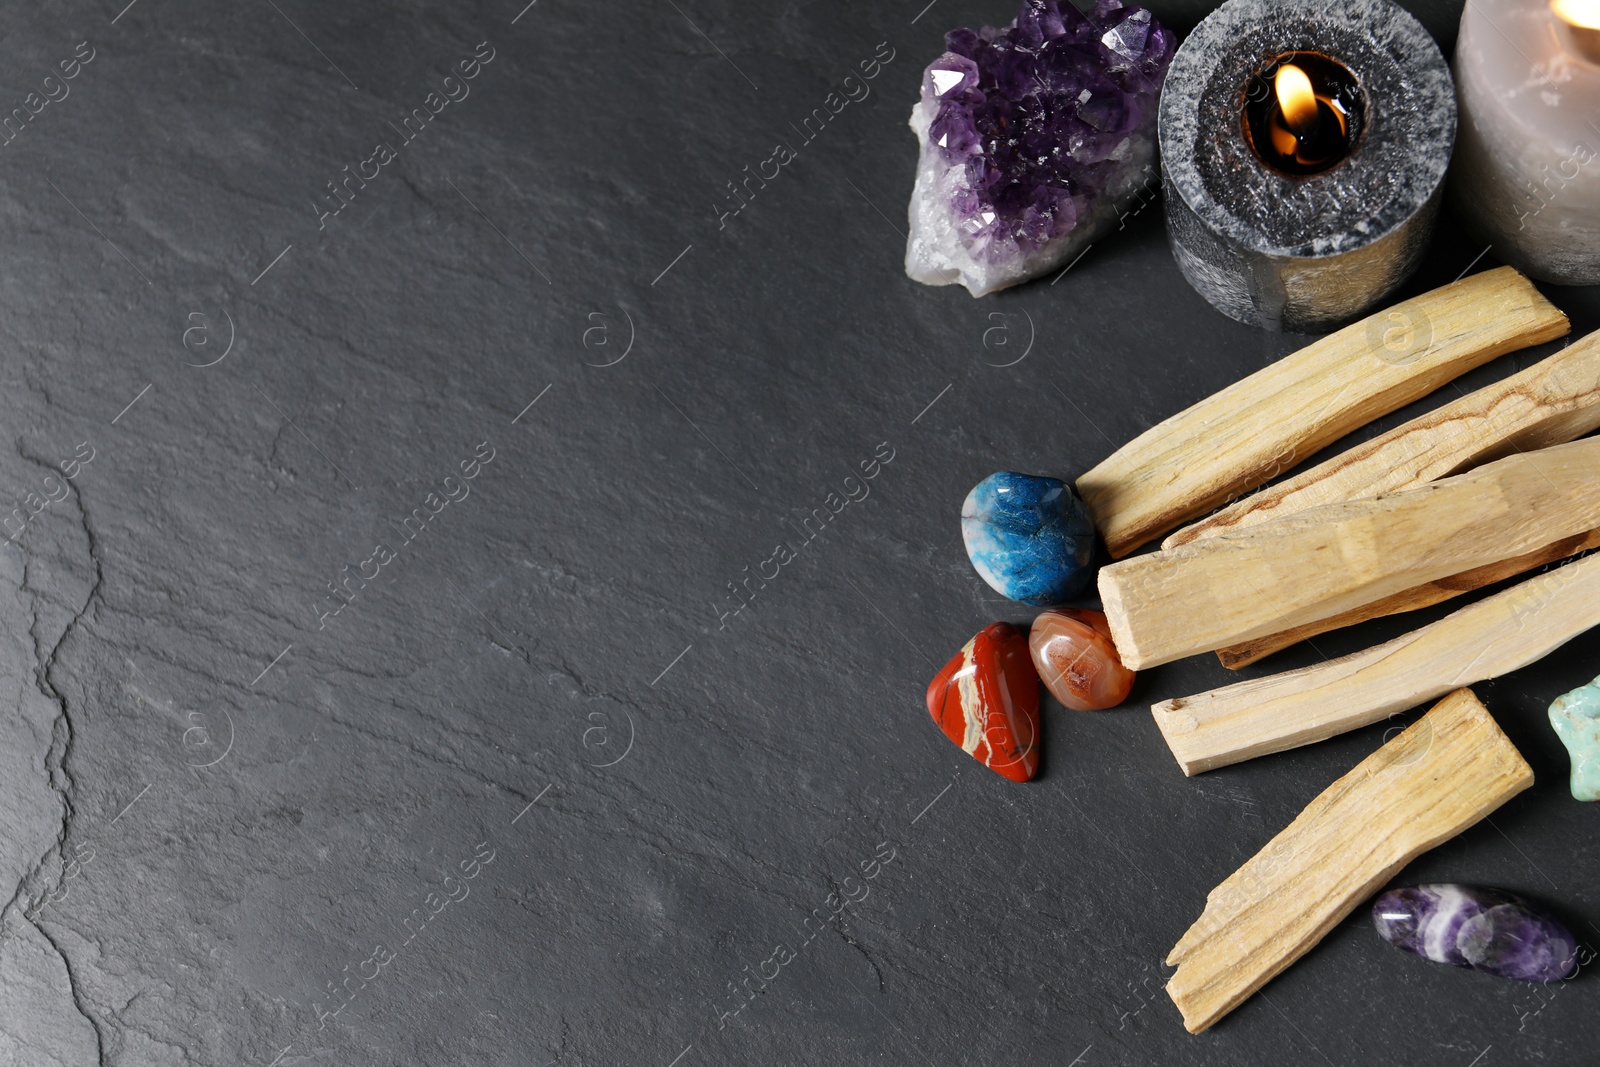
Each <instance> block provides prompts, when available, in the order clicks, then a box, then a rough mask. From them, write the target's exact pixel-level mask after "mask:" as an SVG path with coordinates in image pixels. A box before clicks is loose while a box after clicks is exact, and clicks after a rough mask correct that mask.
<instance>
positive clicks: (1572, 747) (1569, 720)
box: [1550, 678, 1600, 800]
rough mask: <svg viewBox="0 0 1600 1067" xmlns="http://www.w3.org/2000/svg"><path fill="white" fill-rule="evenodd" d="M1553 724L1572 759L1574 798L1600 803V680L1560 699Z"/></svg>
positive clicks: (1552, 709)
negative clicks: (1598, 801)
mask: <svg viewBox="0 0 1600 1067" xmlns="http://www.w3.org/2000/svg"><path fill="white" fill-rule="evenodd" d="M1550 725H1551V726H1554V727H1555V728H1556V736H1557V737H1559V738H1561V743H1562V744H1563V745H1566V746H1567V755H1568V756H1569V757H1571V759H1572V795H1573V796H1575V797H1577V798H1578V799H1579V800H1600V678H1596V679H1595V680H1594V681H1592V682H1590V683H1589V684H1588V685H1585V686H1580V687H1579V688H1577V689H1574V690H1573V691H1572V692H1570V693H1568V694H1566V695H1565V696H1560V697H1557V698H1556V700H1555V703H1554V704H1551V705H1550Z"/></svg>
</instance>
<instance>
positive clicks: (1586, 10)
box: [1550, 0, 1600, 30]
mask: <svg viewBox="0 0 1600 1067" xmlns="http://www.w3.org/2000/svg"><path fill="white" fill-rule="evenodd" d="M1550 10H1551V11H1554V12H1555V14H1556V17H1557V18H1559V19H1560V20H1561V21H1563V22H1566V23H1568V24H1570V25H1573V26H1577V27H1579V28H1580V29H1586V30H1600V0H1550Z"/></svg>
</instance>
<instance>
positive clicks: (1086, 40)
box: [906, 0, 1174, 296]
mask: <svg viewBox="0 0 1600 1067" xmlns="http://www.w3.org/2000/svg"><path fill="white" fill-rule="evenodd" d="M1173 46H1174V39H1173V36H1172V33H1171V32H1170V31H1168V30H1167V29H1166V28H1165V27H1163V26H1162V25H1161V24H1160V23H1159V22H1157V21H1156V19H1155V18H1154V17H1153V16H1152V15H1151V14H1150V12H1149V11H1147V10H1145V9H1144V8H1141V7H1133V6H1127V5H1124V4H1122V3H1121V2H1120V0H1098V2H1097V3H1096V4H1095V8H1094V11H1093V12H1092V13H1091V14H1087V15H1086V14H1084V13H1082V12H1080V11H1079V10H1078V9H1077V8H1075V7H1073V6H1072V4H1070V3H1066V4H1060V3H1057V2H1056V0H1026V2H1025V3H1024V4H1023V5H1022V9H1021V10H1020V11H1019V12H1018V14H1017V18H1016V20H1015V21H1014V22H1013V23H1012V24H1011V26H1010V27H1008V28H1005V29H1000V30H996V29H994V28H992V27H988V26H985V27H984V28H983V29H982V30H978V31H974V30H970V29H960V30H952V31H950V33H949V34H947V35H946V37H945V47H946V48H947V49H948V51H946V52H945V53H944V54H943V55H942V56H940V57H939V58H938V59H935V60H934V61H933V62H932V63H930V64H928V68H927V70H926V72H925V73H924V74H923V78H922V99H921V100H920V101H919V102H918V103H917V105H916V107H914V108H912V110H911V128H912V130H913V131H915V133H916V135H917V140H918V141H919V142H920V143H921V145H922V154H921V158H920V160H919V161H918V164H917V183H916V188H915V189H914V190H913V191H912V193H911V210H910V219H911V236H910V239H909V240H908V241H907V243H906V273H907V274H909V275H910V276H911V277H912V278H914V279H916V280H917V281H919V282H924V283H926V284H928V285H951V284H953V283H955V282H960V283H961V284H962V285H965V286H966V287H967V289H968V291H970V292H971V293H972V295H973V296H983V295H985V294H986V293H992V292H994V291H995V290H997V289H1004V288H1005V287H1006V286H1009V285H1015V284H1017V283H1018V282H1021V281H1025V280H1027V279H1028V278H1032V277H1035V276H1037V275H1039V274H1043V273H1046V272H1048V271H1050V270H1053V269H1055V268H1056V267H1059V266H1062V265H1063V264H1066V263H1069V262H1071V261H1072V260H1073V259H1075V258H1076V257H1077V256H1078V255H1079V254H1080V253H1081V252H1082V251H1083V250H1084V249H1085V248H1087V247H1088V245H1089V244H1090V242H1092V241H1094V240H1095V239H1097V238H1098V237H1100V236H1102V235H1103V234H1104V233H1105V232H1106V231H1107V230H1109V229H1111V228H1112V226H1113V224H1114V223H1118V222H1119V221H1120V220H1121V219H1122V218H1123V217H1124V216H1125V215H1128V214H1131V213H1133V212H1135V211H1137V210H1138V209H1140V208H1141V207H1143V205H1144V204H1145V203H1147V202H1148V201H1149V200H1151V199H1153V198H1154V194H1155V189H1156V187H1157V182H1158V180H1159V179H1158V175H1157V172H1156V168H1155V140H1156V131H1155V120H1156V104H1157V100H1158V98H1159V96H1160V93H1161V82H1162V79H1163V78H1164V77H1165V75H1166V72H1167V65H1168V64H1169V63H1170V62H1171V61H1172V54H1173V50H1174V47H1173Z"/></svg>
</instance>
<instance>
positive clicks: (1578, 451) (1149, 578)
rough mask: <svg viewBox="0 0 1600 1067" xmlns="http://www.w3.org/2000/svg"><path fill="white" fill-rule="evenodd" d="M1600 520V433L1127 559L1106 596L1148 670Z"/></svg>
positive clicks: (1538, 544) (1114, 627) (1131, 655)
mask: <svg viewBox="0 0 1600 1067" xmlns="http://www.w3.org/2000/svg"><path fill="white" fill-rule="evenodd" d="M1596 527H1600V438H1589V439H1586V440H1582V441H1574V442H1571V443H1570V444H1565V445H1556V446H1554V447H1553V448H1545V449H1541V450H1539V451H1538V452H1529V453H1525V454H1521V455H1515V456H1508V457H1506V458H1505V459H1502V460H1497V461H1495V462H1494V463H1490V464H1488V465H1487V466H1483V467H1479V468H1478V469H1476V470H1473V471H1469V472H1468V473H1466V474H1458V475H1456V476H1455V477H1453V478H1445V479H1442V480H1440V481H1437V482H1433V483H1431V484H1429V485H1423V486H1419V487H1417V488H1415V489H1407V490H1405V491H1404V492H1399V493H1391V494H1389V495H1387V496H1380V497H1371V498H1369V499H1365V500H1352V501H1348V502H1346V503H1343V504H1325V505H1323V506H1322V507H1320V508H1310V509H1308V510H1306V511H1302V512H1300V513H1298V514H1296V515H1289V516H1286V517H1284V518H1281V519H1278V520H1276V521H1273V522H1269V523H1262V524H1261V525H1259V526H1253V527H1250V528H1249V529H1245V530H1240V531H1238V532H1236V533H1230V534H1219V535H1218V536H1216V537H1208V538H1205V539H1203V540H1200V541H1196V542H1194V543H1193V544H1189V545H1184V546H1183V547H1182V548H1176V549H1173V550H1172V551H1170V552H1157V553H1154V554H1151V555H1145V556H1140V557H1138V558H1137V559H1128V560H1123V561H1122V562H1120V563H1113V564H1111V565H1110V566H1108V567H1106V568H1104V569H1103V570H1102V571H1101V572H1100V598H1101V601H1102V603H1103V604H1104V610H1105V613H1106V620H1107V621H1108V622H1109V623H1110V625H1111V634H1112V638H1113V639H1114V640H1115V641H1116V645H1117V652H1118V654H1119V655H1121V657H1122V662H1123V663H1124V664H1125V665H1126V666H1128V667H1129V668H1131V669H1134V670H1142V669H1144V668H1146V667H1152V666H1155V665H1157V664H1161V663H1168V662H1170V661H1172V660H1175V659H1181V658H1182V657H1184V656H1191V655H1194V654H1195V653H1197V652H1209V651H1211V650H1213V649H1217V648H1223V647H1225V646H1228V645H1234V644H1239V643H1241V642H1243V641H1248V640H1250V639H1252V638H1256V637H1265V636H1267V635H1268V634H1275V633H1278V632H1279V631H1281V630H1286V629H1291V628H1293V627H1296V626H1302V625H1304V624H1306V623H1308V622H1315V621H1316V620H1318V619H1325V618H1328V617H1329V616H1331V615H1337V614H1339V613H1340V612H1344V611H1349V610H1351V609H1352V608H1357V607H1360V606H1362V605H1363V604H1370V603H1372V602H1373V601H1375V600H1381V599H1382V598H1384V597H1387V596H1391V595H1393V594H1395V593H1399V592H1401V591H1403V590H1406V589H1410V588H1412V587H1413V586H1416V585H1421V584H1422V583H1423V582H1431V581H1434V580H1436V579H1439V578H1447V577H1449V576H1450V575H1452V574H1458V573H1460V572H1462V571H1465V570H1471V569H1472V568H1474V567H1482V566H1486V565H1488V564H1490V563H1498V562H1500V561H1501V560H1504V559H1508V558H1510V557H1513V556H1519V555H1522V554H1524V553H1527V552H1532V551H1534V550H1536V549H1539V548H1542V547H1544V546H1545V545H1548V544H1550V543H1552V542H1554V541H1558V540H1560V539H1561V538H1563V537H1571V536H1573V535H1574V534H1579V533H1584V532H1587V531H1589V530H1592V529H1595V528H1596Z"/></svg>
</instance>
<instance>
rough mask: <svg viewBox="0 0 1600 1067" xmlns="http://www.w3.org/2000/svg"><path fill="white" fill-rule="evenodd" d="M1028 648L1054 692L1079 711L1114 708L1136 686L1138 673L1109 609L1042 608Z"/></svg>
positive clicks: (1046, 683)
mask: <svg viewBox="0 0 1600 1067" xmlns="http://www.w3.org/2000/svg"><path fill="white" fill-rule="evenodd" d="M1028 651H1029V652H1031V653H1032V654H1033V665H1034V667H1035V668H1037V669H1038V671H1039V678H1040V679H1041V680H1042V681H1043V682H1044V685H1045V688H1046V689H1048V690H1050V695H1051V696H1053V697H1055V698H1056V699H1057V700H1059V701H1061V703H1062V705H1063V706H1065V707H1069V708H1072V709H1073V710H1074V711H1098V710H1100V709H1101V708H1114V707H1116V706H1117V705H1118V704H1121V703H1122V702H1123V701H1124V700H1126V699H1128V690H1130V689H1132V688H1133V679H1134V672H1133V671H1130V670H1129V669H1128V668H1126V667H1124V666H1123V665H1122V660H1121V659H1120V658H1118V656H1117V646H1116V645H1115V644H1113V643H1112V640H1111V627H1110V625H1109V624H1107V622H1106V616H1105V613H1104V612H1101V611H1090V610H1086V609H1078V608H1055V609H1053V610H1051V611H1045V612H1041V613H1040V614H1039V617H1038V618H1037V619H1034V620H1033V629H1032V630H1031V631H1029V633H1028Z"/></svg>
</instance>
